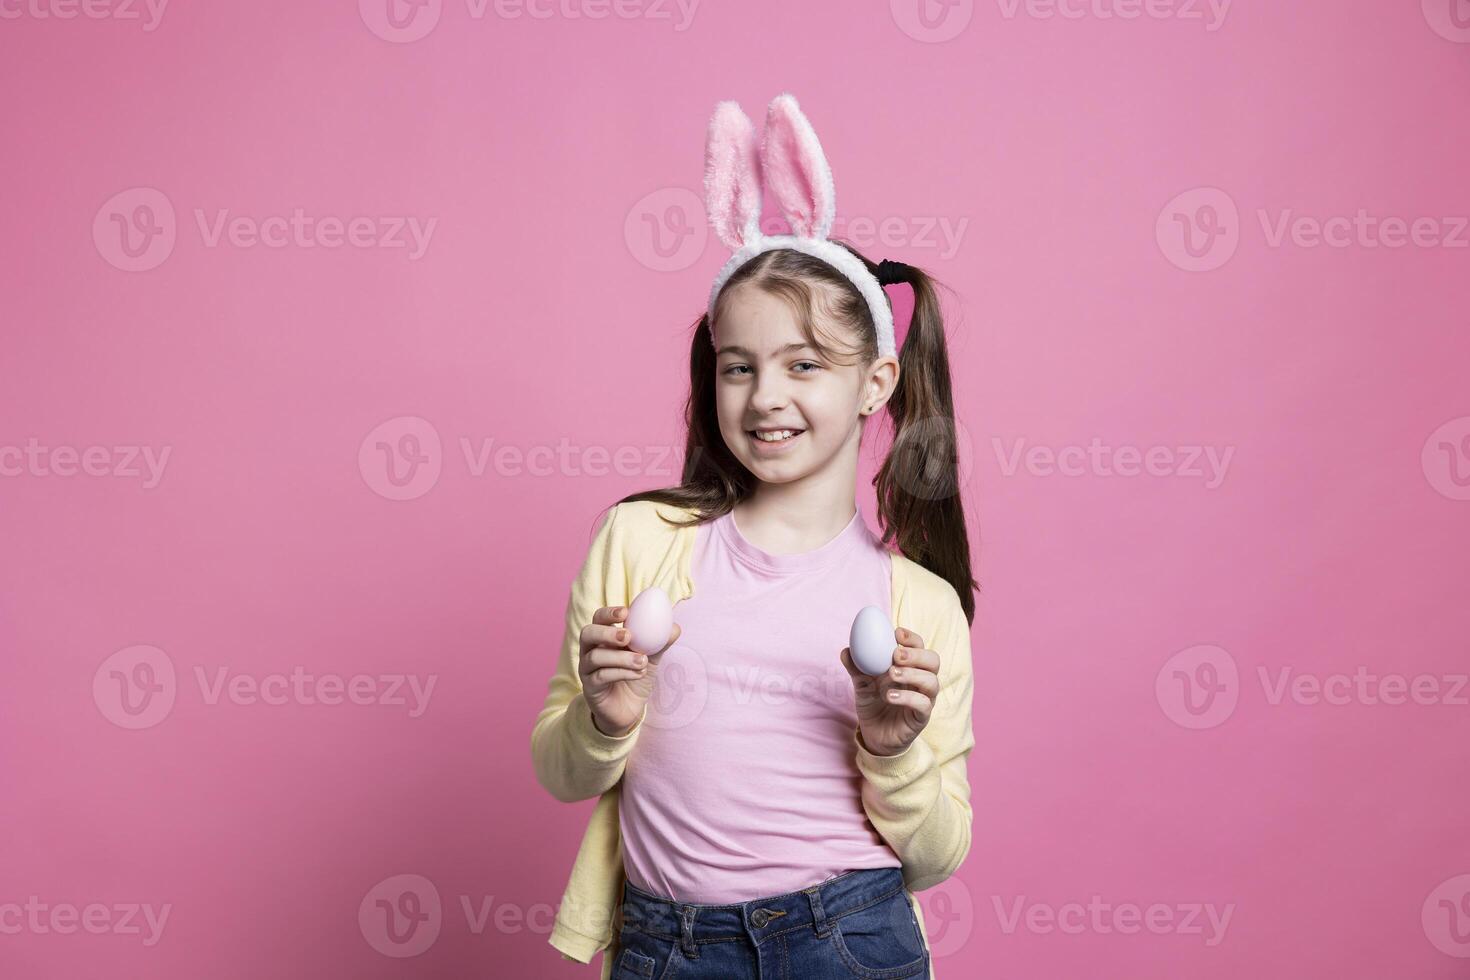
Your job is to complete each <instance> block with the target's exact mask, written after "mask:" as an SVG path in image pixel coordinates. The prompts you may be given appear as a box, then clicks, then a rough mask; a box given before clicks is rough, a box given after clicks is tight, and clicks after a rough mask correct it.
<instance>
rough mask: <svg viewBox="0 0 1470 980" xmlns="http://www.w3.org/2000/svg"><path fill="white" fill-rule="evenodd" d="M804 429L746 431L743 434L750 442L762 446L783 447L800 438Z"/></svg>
mask: <svg viewBox="0 0 1470 980" xmlns="http://www.w3.org/2000/svg"><path fill="white" fill-rule="evenodd" d="M805 431H806V430H805V429H768V430H765V431H762V430H759V429H746V430H745V434H746V435H748V436H750V438H751V441H753V442H757V443H760V444H761V445H762V446H784V445H786V444H787V443H789V442H791V441H792V440H793V439H795V438H797V437H798V436H800V435H801V434H802V433H803V432H805Z"/></svg>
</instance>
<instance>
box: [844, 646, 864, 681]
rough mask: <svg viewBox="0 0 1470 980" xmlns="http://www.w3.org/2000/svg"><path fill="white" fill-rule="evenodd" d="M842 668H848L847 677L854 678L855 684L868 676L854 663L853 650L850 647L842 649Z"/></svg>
mask: <svg viewBox="0 0 1470 980" xmlns="http://www.w3.org/2000/svg"><path fill="white" fill-rule="evenodd" d="M842 666H844V667H846V668H847V676H849V677H851V678H852V681H853V683H854V684H856V683H857V682H858V681H860V680H862V679H863V678H865V677H867V676H868V675H867V674H864V673H863V672H862V671H860V670H858V668H857V664H855V663H853V662H852V649H851V648H849V647H843V648H842Z"/></svg>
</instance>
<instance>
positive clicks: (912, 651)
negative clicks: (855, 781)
mask: <svg viewBox="0 0 1470 980" xmlns="http://www.w3.org/2000/svg"><path fill="white" fill-rule="evenodd" d="M893 635H894V637H895V638H896V639H897V640H898V643H899V646H898V647H897V649H895V650H894V656H893V660H894V664H893V666H891V667H889V668H888V670H886V671H884V672H883V673H882V674H881V675H879V676H877V677H871V676H869V675H868V674H865V673H863V672H862V671H861V670H859V669H858V668H857V665H856V664H854V663H853V662H852V651H851V650H850V649H849V648H847V647H843V648H842V666H844V667H846V668H847V673H848V675H849V676H850V677H851V678H852V688H853V692H854V693H855V694H856V695H857V716H858V740H859V741H860V742H861V743H862V744H863V746H864V747H865V748H866V749H867V750H868V751H869V752H871V753H872V754H873V755H898V754H899V753H900V752H902V751H903V750H904V749H906V748H908V747H909V745H910V744H911V743H912V742H913V740H914V739H916V738H918V737H919V733H920V732H922V731H923V730H924V726H925V725H927V724H929V714H930V712H932V711H933V710H934V699H935V698H937V697H938V696H939V654H937V653H935V652H934V651H933V650H925V649H924V640H923V638H922V637H920V636H919V635H918V634H917V633H915V632H913V631H912V630H906V629H904V628H903V627H899V628H898V629H896V630H894V631H893Z"/></svg>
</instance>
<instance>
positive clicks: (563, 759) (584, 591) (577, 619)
mask: <svg viewBox="0 0 1470 980" xmlns="http://www.w3.org/2000/svg"><path fill="white" fill-rule="evenodd" d="M619 506H621V505H617V504H615V505H614V506H613V508H612V510H611V511H610V512H609V513H608V515H607V517H606V518H605V519H604V520H603V522H602V524H601V525H600V526H599V527H598V530H597V533H596V534H595V535H594V537H593V540H592V544H591V545H590V546H589V547H588V549H587V557H586V559H585V560H583V562H582V568H581V570H580V571H579V572H578V573H577V577H576V579H575V580H574V581H573V582H572V588H571V594H570V596H569V597H568V598H567V605H566V621H565V628H564V630H563V633H562V642H561V651H560V655H559V658H558V660H557V667H556V673H555V675H554V676H553V677H552V678H551V682H550V685H549V686H548V691H547V695H546V701H545V704H544V705H543V706H542V708H541V712H540V714H539V715H537V716H536V724H535V726H534V727H533V728H532V730H531V760H532V762H533V764H534V766H535V769H536V780H537V782H539V783H540V784H541V785H542V786H543V787H545V788H546V790H547V791H548V792H549V793H551V795H552V796H554V797H555V798H556V799H558V800H561V801H562V802H563V803H572V802H575V801H577V800H586V799H591V798H592V797H594V796H601V795H602V794H603V793H604V792H606V791H607V790H609V789H611V788H612V787H613V786H615V785H616V784H617V782H618V780H620V779H621V778H622V777H623V767H624V765H625V764H626V762H627V758H628V753H630V752H631V751H632V750H633V745H634V743H635V742H636V741H637V737H638V731H639V728H640V726H641V724H642V721H643V715H640V716H639V719H638V723H637V724H635V725H634V726H633V730H632V731H630V732H628V733H627V734H626V735H623V736H621V737H616V738H615V737H613V736H611V735H606V734H604V733H603V732H601V731H599V730H598V728H597V726H596V725H594V724H593V722H592V709H591V707H590V706H589V705H588V704H587V701H586V699H585V698H583V697H582V678H581V676H580V675H579V674H578V672H577V663H578V660H579V658H580V654H581V634H582V627H584V626H586V625H587V624H589V623H591V622H592V614H593V613H595V612H596V611H597V610H598V609H600V608H602V607H603V606H607V605H611V604H612V603H610V602H609V601H608V598H607V592H608V580H609V579H610V578H612V577H614V576H616V577H617V579H618V580H619V581H621V580H622V578H623V576H622V575H621V573H620V571H621V570H620V569H617V568H616V567H615V563H616V562H620V561H621V560H622V558H621V547H620V533H619V532H620V530H621V529H620V528H619V527H618V523H617V522H618V507H619ZM617 601H618V603H620V604H621V603H622V602H623V598H622V597H621V596H619V598H618V600H617ZM647 710H648V709H647V708H646V707H645V708H644V715H646V714H647Z"/></svg>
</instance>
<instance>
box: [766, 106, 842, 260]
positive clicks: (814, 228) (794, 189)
mask: <svg viewBox="0 0 1470 980" xmlns="http://www.w3.org/2000/svg"><path fill="white" fill-rule="evenodd" d="M761 169H762V170H763V171H764V172H765V180H766V183H767V184H768V185H770V188H771V196H772V197H773V198H775V200H776V203H777V204H778V205H779V206H780V208H781V213H782V214H784V215H785V216H786V220H787V221H788V222H789V223H790V224H791V233H792V234H793V235H797V236H800V237H802V238H826V237H827V234H828V232H830V231H831V230H832V219H833V217H834V216H835V215H836V212H837V192H836V190H835V188H834V187H833V186H832V169H831V168H830V167H828V166H827V156H826V154H825V153H823V152H822V144H821V143H819V142H817V132H816V130H814V129H812V124H811V123H810V122H808V121H807V118H806V116H805V115H803V114H802V111H801V107H800V106H798V105H797V104H796V97H795V96H794V95H792V94H790V93H789V92H782V93H781V94H780V95H778V96H776V97H775V98H774V99H772V100H771V105H770V108H769V109H767V111H766V130H765V133H764V135H763V136H762V138H761Z"/></svg>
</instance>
